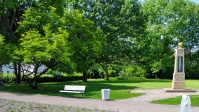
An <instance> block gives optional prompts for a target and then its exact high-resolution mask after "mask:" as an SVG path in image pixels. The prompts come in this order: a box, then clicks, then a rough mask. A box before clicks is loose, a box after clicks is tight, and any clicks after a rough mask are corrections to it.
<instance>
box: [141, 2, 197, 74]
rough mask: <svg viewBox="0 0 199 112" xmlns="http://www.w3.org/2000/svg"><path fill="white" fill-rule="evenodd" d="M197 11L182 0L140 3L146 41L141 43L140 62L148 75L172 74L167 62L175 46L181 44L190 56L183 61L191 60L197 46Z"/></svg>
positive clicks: (189, 3) (171, 65)
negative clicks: (145, 25) (147, 70)
mask: <svg viewBox="0 0 199 112" xmlns="http://www.w3.org/2000/svg"><path fill="white" fill-rule="evenodd" d="M197 10H198V9H197V5H196V4H194V3H192V2H189V1H186V0H170V1H168V0H147V1H145V2H144V3H143V5H142V12H143V13H144V15H145V17H147V29H146V32H147V38H146V39H144V40H143V43H145V45H144V46H145V48H146V50H145V51H144V52H143V53H142V61H143V63H145V64H146V65H147V66H148V67H147V68H149V72H150V71H151V72H152V73H154V74H156V73H157V72H159V71H161V70H162V71H163V72H164V73H168V71H173V61H171V60H173V59H174V57H173V56H172V55H173V53H174V48H176V46H177V43H178V42H183V43H184V47H185V49H186V50H187V52H186V53H188V54H189V55H190V56H185V57H186V58H188V57H191V54H192V53H193V52H192V51H193V50H196V49H195V47H197V46H198V41H197V40H198V39H197V38H198V36H197V34H198V25H197V24H198V17H197V16H196V15H197V14H198V11H197ZM154 57H155V58H154ZM170 69H172V70H170ZM170 74H172V72H170Z"/></svg>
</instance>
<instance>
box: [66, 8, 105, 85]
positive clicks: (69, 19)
mask: <svg viewBox="0 0 199 112" xmlns="http://www.w3.org/2000/svg"><path fill="white" fill-rule="evenodd" d="M64 17H65V19H66V26H67V31H68V32H69V44H70V47H71V53H72V56H71V58H72V60H73V61H74V62H75V63H76V65H77V68H76V70H77V72H82V73H83V81H84V82H86V81H87V71H88V69H89V68H91V66H92V65H93V64H94V63H95V60H96V58H98V57H99V54H100V53H101V49H102V45H103V44H104V43H105V37H104V36H102V31H101V30H100V29H97V28H96V27H95V26H94V23H93V21H91V20H89V19H87V18H83V17H82V14H80V13H78V11H65V15H64Z"/></svg>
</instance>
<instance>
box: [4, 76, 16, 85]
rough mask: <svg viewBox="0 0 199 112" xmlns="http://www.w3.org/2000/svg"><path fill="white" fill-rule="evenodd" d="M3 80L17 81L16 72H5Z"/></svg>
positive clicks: (5, 81)
mask: <svg viewBox="0 0 199 112" xmlns="http://www.w3.org/2000/svg"><path fill="white" fill-rule="evenodd" d="M3 82H4V83H11V82H15V75H14V74H4V75H3Z"/></svg>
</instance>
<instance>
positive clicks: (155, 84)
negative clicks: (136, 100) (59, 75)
mask: <svg viewBox="0 0 199 112" xmlns="http://www.w3.org/2000/svg"><path fill="white" fill-rule="evenodd" d="M171 82H172V80H165V79H146V80H131V81H118V80H114V79H111V80H110V81H104V80H102V79H89V80H88V82H86V83H85V82H82V81H72V82H50V83H39V84H38V87H39V89H38V90H32V89H31V88H30V87H29V86H28V84H5V86H3V87H1V88H0V90H1V91H8V92H19V93H28V94H43V95H52V96H60V93H59V90H62V89H63V88H64V85H86V93H85V95H84V96H85V97H86V98H92V99H101V89H107V88H109V89H110V90H111V91H110V99H111V100H118V99H125V98H131V97H137V96H140V95H143V93H130V91H131V90H133V89H163V88H171ZM186 86H187V87H186V88H191V89H199V83H198V81H197V80H186ZM73 95H75V97H77V95H76V94H66V96H70V97H73ZM192 97H193V96H191V100H192V99H193V98H192ZM195 97H196V96H195ZM179 99H181V96H180V97H179V98H177V99H176V103H174V101H172V100H170V99H169V100H167V101H166V103H162V104H179ZM174 100H175V99H174ZM163 102H164V101H163ZM192 102H193V101H192ZM154 103H161V102H160V101H159V102H154Z"/></svg>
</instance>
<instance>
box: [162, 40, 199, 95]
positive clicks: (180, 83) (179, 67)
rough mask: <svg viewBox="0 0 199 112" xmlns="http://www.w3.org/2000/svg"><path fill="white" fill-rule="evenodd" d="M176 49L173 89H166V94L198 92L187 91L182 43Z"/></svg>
mask: <svg viewBox="0 0 199 112" xmlns="http://www.w3.org/2000/svg"><path fill="white" fill-rule="evenodd" d="M178 47H179V48H177V49H175V63H174V73H173V81H172V88H171V89H165V91H166V92H196V90H191V89H185V72H184V49H183V48H182V43H179V44H178Z"/></svg>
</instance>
